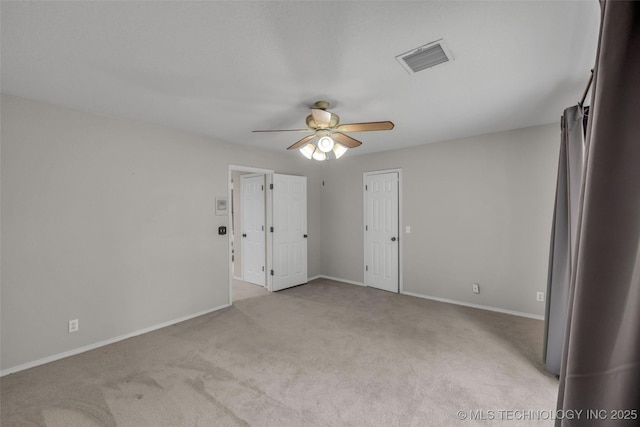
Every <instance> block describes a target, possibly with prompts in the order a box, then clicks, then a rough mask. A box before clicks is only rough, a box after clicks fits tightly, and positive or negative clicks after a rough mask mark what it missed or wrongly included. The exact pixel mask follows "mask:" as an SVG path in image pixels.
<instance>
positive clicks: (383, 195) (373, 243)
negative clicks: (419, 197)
mask: <svg viewBox="0 0 640 427" xmlns="http://www.w3.org/2000/svg"><path fill="white" fill-rule="evenodd" d="M398 183H399V176H398V172H388V173H380V174H374V173H371V174H366V175H365V197H364V198H365V232H364V235H365V238H364V246H365V251H364V262H365V272H364V284H365V285H366V286H372V287H374V288H378V289H384V290H385V291H390V292H396V293H397V292H398V290H399V268H398V265H399V256H398V255H399V237H400V234H399V229H398V228H399V223H398V216H399V215H398V212H399V203H398V185H399V184H398Z"/></svg>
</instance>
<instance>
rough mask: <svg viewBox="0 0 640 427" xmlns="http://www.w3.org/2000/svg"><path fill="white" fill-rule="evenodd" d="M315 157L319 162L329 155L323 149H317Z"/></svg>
mask: <svg viewBox="0 0 640 427" xmlns="http://www.w3.org/2000/svg"><path fill="white" fill-rule="evenodd" d="M313 158H314V159H315V160H317V161H319V162H321V161H323V160H326V159H327V155H326V154H325V153H323V152H322V151H319V150H316V152H315V153H313Z"/></svg>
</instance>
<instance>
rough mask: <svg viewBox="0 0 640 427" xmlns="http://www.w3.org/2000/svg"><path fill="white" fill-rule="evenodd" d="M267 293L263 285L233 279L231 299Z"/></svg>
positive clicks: (235, 299)
mask: <svg viewBox="0 0 640 427" xmlns="http://www.w3.org/2000/svg"><path fill="white" fill-rule="evenodd" d="M266 295H269V291H268V290H266V289H265V288H264V286H259V285H254V284H253V283H247V282H243V281H242V280H237V279H233V295H232V296H233V301H234V302H235V301H240V300H243V299H249V298H255V297H263V296H266Z"/></svg>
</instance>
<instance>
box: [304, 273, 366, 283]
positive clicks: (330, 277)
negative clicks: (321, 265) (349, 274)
mask: <svg viewBox="0 0 640 427" xmlns="http://www.w3.org/2000/svg"><path fill="white" fill-rule="evenodd" d="M315 279H327V280H335V281H336V282H343V283H348V284H350V285H356V286H364V283H361V282H356V281H354V280H346V279H341V278H339V277H332V276H325V275H324V274H318V275H317V276H313V277H309V281H312V280H315Z"/></svg>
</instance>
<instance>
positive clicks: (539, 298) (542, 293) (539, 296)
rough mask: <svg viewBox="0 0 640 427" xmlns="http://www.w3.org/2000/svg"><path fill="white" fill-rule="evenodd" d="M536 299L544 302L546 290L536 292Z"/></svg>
mask: <svg viewBox="0 0 640 427" xmlns="http://www.w3.org/2000/svg"><path fill="white" fill-rule="evenodd" d="M536 300H537V301H540V302H544V292H536Z"/></svg>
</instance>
